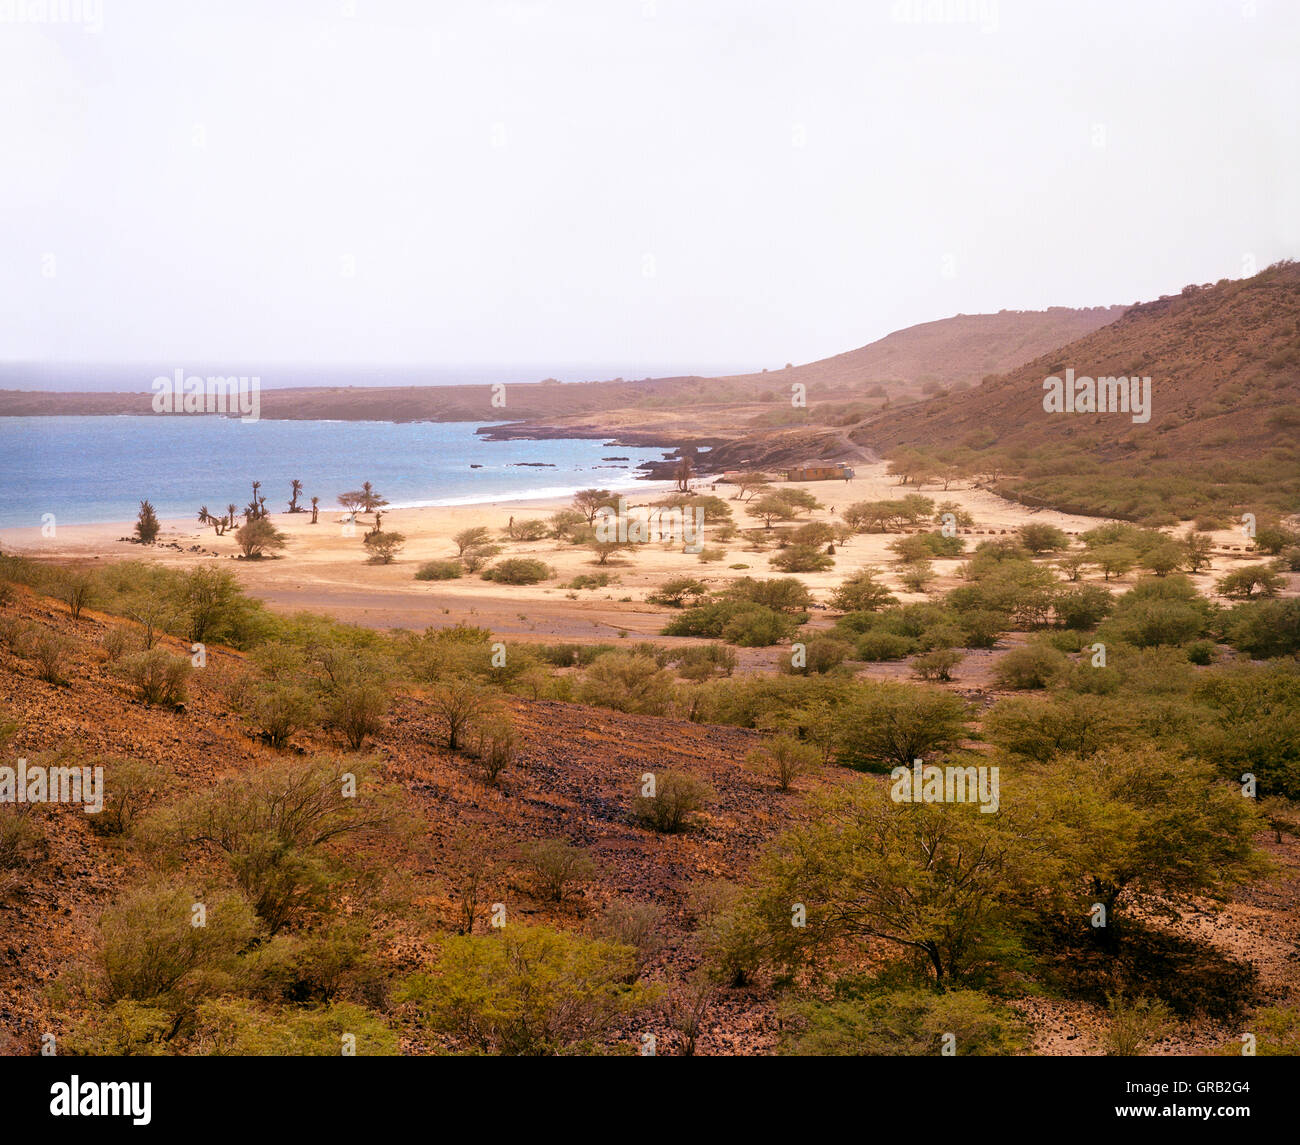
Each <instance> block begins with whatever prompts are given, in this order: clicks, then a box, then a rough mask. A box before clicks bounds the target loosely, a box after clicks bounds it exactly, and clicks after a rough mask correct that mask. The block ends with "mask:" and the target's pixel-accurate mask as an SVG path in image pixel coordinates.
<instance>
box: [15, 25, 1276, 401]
mask: <svg viewBox="0 0 1300 1145" xmlns="http://www.w3.org/2000/svg"><path fill="white" fill-rule="evenodd" d="M44 7H46V5H45V4H41V3H37V4H33V0H0V108H2V109H3V110H2V111H0V253H2V258H0V358H4V359H11V360H12V359H73V360H76V359H80V360H116V361H120V360H136V359H148V360H150V361H158V360H160V359H162V360H174V362H175V364H176V365H178V366H184V365H185V364H186V363H187V362H189V363H194V362H198V361H203V362H220V361H222V360H223V358H229V359H230V360H238V361H243V362H248V361H252V362H257V361H259V360H266V361H268V362H270V361H275V360H281V361H283V360H299V361H302V360H319V361H340V360H342V361H385V362H396V361H410V362H431V363H438V364H440V365H444V366H445V365H447V364H454V363H479V364H482V363H522V364H528V365H529V366H530V367H539V368H544V367H546V366H547V364H548V363H566V364H567V363H585V362H591V363H600V364H602V365H606V364H620V365H621V366H622V367H623V371H622V372H626V373H627V374H628V376H633V375H636V376H640V374H642V373H645V372H650V371H651V370H653V369H656V367H659V366H660V365H662V364H673V365H675V366H682V367H686V366H689V367H690V368H693V369H699V370H701V371H703V370H706V369H708V368H709V367H711V366H714V365H718V366H725V367H738V366H748V367H751V368H758V367H761V366H780V365H783V364H784V363H785V362H786V361H794V362H803V361H810V360H813V359H816V358H820V357H825V356H827V355H829V354H834V353H838V352H840V351H842V350H847V349H850V348H852V347H854V346H858V345H862V344H864V343H866V342H868V341H871V340H873V339H875V338H877V337H880V336H882V335H884V334H886V333H888V332H889V331H891V330H894V329H898V328H900V327H903V326H908V325H912V324H913V323H917V322H924V321H929V320H931V319H934V318H941V317H945V316H947V315H950V314H955V313H958V312H964V313H973V312H981V311H995V310H999V309H1002V308H1004V307H1006V308H1026V309H1038V308H1041V307H1045V306H1049V305H1053V304H1058V305H1100V304H1107V303H1116V302H1121V303H1131V302H1134V301H1137V300H1139V299H1146V298H1151V297H1155V296H1157V295H1159V294H1162V293H1170V292H1173V291H1176V290H1178V289H1179V288H1180V287H1182V286H1183V285H1184V284H1185V283H1188V282H1204V281H1213V280H1216V279H1218V278H1222V277H1234V278H1235V277H1240V276H1241V275H1242V274H1243V273H1248V272H1249V271H1250V268H1251V265H1252V261H1251V260H1253V263H1254V264H1255V265H1257V266H1258V267H1260V268H1262V267H1263V266H1265V265H1267V264H1268V263H1269V262H1272V261H1275V260H1277V259H1279V258H1282V257H1294V256H1297V255H1300V221H1298V218H1297V215H1298V212H1297V205H1298V204H1300V130H1298V128H1297V124H1298V123H1300V116H1298V115H1297V107H1300V4H1297V3H1296V2H1295V0H1276V2H1270V0H1257V3H1250V2H1246V3H1243V2H1241V0H1171V2H1169V3H1158V2H1147V0H1117V2H1106V0H1087V2H1083V0H1071V2H1068V3H1055V2H1051V0H989V2H987V3H982V4H981V3H978V2H977V0H971V2H969V3H958V2H956V0H942V2H935V0H918V2H916V3H906V2H904V3H897V2H895V0H880V2H872V0H783V2H776V0H555V2H544V0H537V2H532V0H454V2H453V0H423V2H420V0H411V2H409V3H406V2H402V0H353V2H352V3H346V2H344V0H211V2H201V0H199V2H196V0H185V2H180V0H102V13H101V14H100V15H99V16H98V18H97V17H96V7H97V6H96V5H93V4H91V5H86V9H87V10H86V11H83V4H82V0H48V9H49V10H50V11H54V12H57V11H58V10H59V9H60V8H61V7H62V8H64V9H67V10H69V11H70V13H71V14H72V15H73V16H79V17H81V20H80V22H69V23H50V22H44V23H41V22H33V17H39V16H40V14H41V9H42V8H44ZM935 17H944V18H943V19H936V18H935ZM950 17H955V18H950ZM96 24H102V27H98V28H97V27H96V26H95V25H96ZM531 372H535V370H533V371H531ZM531 372H530V375H529V376H531Z"/></svg>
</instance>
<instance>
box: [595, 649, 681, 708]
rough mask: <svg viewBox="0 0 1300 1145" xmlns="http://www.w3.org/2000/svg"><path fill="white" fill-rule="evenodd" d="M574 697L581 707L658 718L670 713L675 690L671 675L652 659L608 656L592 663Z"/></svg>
mask: <svg viewBox="0 0 1300 1145" xmlns="http://www.w3.org/2000/svg"><path fill="white" fill-rule="evenodd" d="M575 696H576V698H577V700H578V702H579V703H582V704H592V705H594V706H596V707H601V708H612V709H614V710H615V711H618V712H630V713H636V714H639V715H653V716H661V715H667V714H669V713H670V712H671V711H672V709H673V706H674V703H675V701H676V689H675V685H674V682H673V674H672V673H671V672H670V671H667V670H666V669H663V668H661V667H660V666H659V664H658V663H657V662H656V661H655V660H654V659H653V658H652V657H650V656H644V655H640V654H638V653H635V652H609V653H606V654H605V655H603V656H599V657H597V658H596V659H595V660H593V661H592V662H591V665H590V666H589V667H588V668H587V670H586V671H585V672H584V673H583V676H582V679H581V680H580V681H579V682H578V686H577V689H576V691H575Z"/></svg>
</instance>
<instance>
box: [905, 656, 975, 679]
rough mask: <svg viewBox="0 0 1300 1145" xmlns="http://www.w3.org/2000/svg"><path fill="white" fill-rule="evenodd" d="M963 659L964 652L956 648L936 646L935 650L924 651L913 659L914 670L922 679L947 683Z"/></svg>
mask: <svg viewBox="0 0 1300 1145" xmlns="http://www.w3.org/2000/svg"><path fill="white" fill-rule="evenodd" d="M962 659H963V657H962V654H961V653H960V652H958V651H957V650H956V649H954V648H936V649H935V650H934V651H933V652H922V653H921V655H919V656H918V657H917V658H916V659H915V660H913V661H912V672H913V673H914V674H915V675H916V676H917V678H918V679H921V680H927V681H930V682H932V683H933V682H945V683H946V682H947V681H949V680H951V679H952V670H953V669H954V668H955V667H957V665H958V664H960V663H961V662H962Z"/></svg>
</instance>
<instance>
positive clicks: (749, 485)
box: [735, 470, 772, 501]
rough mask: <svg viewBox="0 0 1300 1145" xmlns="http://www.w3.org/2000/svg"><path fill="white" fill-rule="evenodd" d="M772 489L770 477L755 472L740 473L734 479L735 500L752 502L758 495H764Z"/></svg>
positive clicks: (769, 475) (766, 474)
mask: <svg viewBox="0 0 1300 1145" xmlns="http://www.w3.org/2000/svg"><path fill="white" fill-rule="evenodd" d="M771 487H772V475H771V474H770V473H761V472H759V471H757V470H755V471H754V472H753V473H742V474H740V476H738V477H737V478H736V489H737V492H736V498H735V499H736V500H737V501H752V500H753V499H754V497H756V496H757V495H758V494H760V493H766V492H767V491H768V490H769V489H770V488H771Z"/></svg>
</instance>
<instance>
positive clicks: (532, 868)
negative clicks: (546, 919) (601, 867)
mask: <svg viewBox="0 0 1300 1145" xmlns="http://www.w3.org/2000/svg"><path fill="white" fill-rule="evenodd" d="M519 861H520V862H521V863H522V864H523V865H524V866H525V867H526V868H527V869H528V871H529V872H530V873H531V875H532V878H533V883H534V886H535V889H536V892H537V895H538V897H539V898H544V899H549V900H551V901H552V902H562V901H563V900H564V897H565V895H566V894H567V893H568V892H569V888H570V885H571V884H572V883H585V882H590V881H591V880H592V879H593V878H595V877H596V864H595V862H594V861H593V860H592V857H591V854H590V852H588V851H586V850H584V849H583V848H582V847H574V846H571V845H570V844H568V843H566V842H565V841H564V840H563V839H531V840H529V841H528V842H526V843H522V844H520V846H519Z"/></svg>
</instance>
